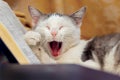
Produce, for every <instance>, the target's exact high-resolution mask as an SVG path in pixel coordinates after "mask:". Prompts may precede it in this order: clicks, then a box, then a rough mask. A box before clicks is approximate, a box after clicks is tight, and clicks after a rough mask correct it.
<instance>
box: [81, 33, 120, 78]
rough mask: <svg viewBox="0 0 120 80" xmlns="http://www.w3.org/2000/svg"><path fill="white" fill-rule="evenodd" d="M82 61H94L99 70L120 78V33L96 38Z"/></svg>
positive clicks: (91, 42)
mask: <svg viewBox="0 0 120 80" xmlns="http://www.w3.org/2000/svg"><path fill="white" fill-rule="evenodd" d="M81 59H82V61H84V62H85V61H87V60H93V61H94V62H95V63H98V65H99V68H100V69H99V70H102V71H106V72H110V73H113V74H117V75H119V76H120V33H114V34H109V35H104V36H100V37H95V38H93V40H91V41H90V42H88V44H87V45H86V48H85V50H84V52H83V54H82V56H81Z"/></svg>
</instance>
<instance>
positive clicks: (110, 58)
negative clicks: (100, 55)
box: [103, 45, 118, 73]
mask: <svg viewBox="0 0 120 80" xmlns="http://www.w3.org/2000/svg"><path fill="white" fill-rule="evenodd" d="M117 46H118V45H116V46H115V47H113V49H112V50H111V51H110V53H108V54H107V55H106V56H105V58H104V67H103V69H104V70H105V71H107V72H112V73H114V72H113V71H115V70H114V69H115V66H114V64H115V59H114V58H115V56H114V55H115V51H116V48H117Z"/></svg>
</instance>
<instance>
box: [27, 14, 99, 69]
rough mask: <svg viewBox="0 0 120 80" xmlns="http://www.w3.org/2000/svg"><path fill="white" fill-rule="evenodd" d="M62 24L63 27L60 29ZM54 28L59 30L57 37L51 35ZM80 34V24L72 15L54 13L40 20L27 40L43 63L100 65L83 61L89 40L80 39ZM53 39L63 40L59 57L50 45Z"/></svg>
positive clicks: (29, 32)
mask: <svg viewBox="0 0 120 80" xmlns="http://www.w3.org/2000/svg"><path fill="white" fill-rule="evenodd" d="M48 26H49V27H50V29H48ZM60 26H63V28H62V29H59V28H60ZM53 30H55V31H56V32H57V35H56V36H55V38H53V36H52V35H51V31H53ZM80 35H81V34H80V28H79V26H77V25H76V24H75V22H73V21H72V19H71V18H70V17H68V16H59V15H52V16H51V17H49V18H48V19H45V20H39V22H38V24H37V27H36V29H35V30H33V31H28V32H27V33H26V34H25V40H26V42H27V43H28V44H29V45H32V46H30V47H31V49H32V50H33V51H34V52H35V55H36V56H37V57H38V59H40V61H41V62H42V63H43V64H51V63H54V64H56V63H59V64H61V63H71V64H81V65H83V66H90V67H93V66H94V67H96V66H98V65H96V64H95V63H94V62H93V61H88V62H85V63H84V62H82V61H81V54H82V53H83V50H84V48H85V46H86V44H87V43H88V41H84V40H80ZM53 40H55V41H60V42H63V46H62V51H61V53H60V55H59V56H58V57H54V56H52V55H51V51H50V49H49V47H48V42H50V41H53ZM39 42H40V44H38V43H39Z"/></svg>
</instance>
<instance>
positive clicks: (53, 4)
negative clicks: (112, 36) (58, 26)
mask: <svg viewBox="0 0 120 80" xmlns="http://www.w3.org/2000/svg"><path fill="white" fill-rule="evenodd" d="M5 1H7V2H8V3H9V4H10V6H11V7H12V9H13V10H17V11H21V12H23V13H25V14H26V16H27V20H28V21H31V18H30V16H29V13H28V10H27V6H28V5H32V6H34V7H36V8H38V9H39V10H40V11H42V12H44V13H51V12H59V13H64V14H71V13H73V12H75V11H76V10H78V9H80V7H82V6H87V13H86V15H85V18H84V20H83V25H82V27H81V29H82V37H83V38H86V39H89V38H91V37H93V36H96V35H103V34H109V33H114V32H120V0H5Z"/></svg>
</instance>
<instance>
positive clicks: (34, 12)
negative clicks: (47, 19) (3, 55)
mask: <svg viewBox="0 0 120 80" xmlns="http://www.w3.org/2000/svg"><path fill="white" fill-rule="evenodd" d="M28 10H29V12H30V15H31V17H32V26H36V24H37V22H38V20H39V19H40V18H41V17H42V16H44V14H43V13H42V12H40V11H39V10H38V9H36V8H34V7H32V6H28Z"/></svg>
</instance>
